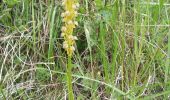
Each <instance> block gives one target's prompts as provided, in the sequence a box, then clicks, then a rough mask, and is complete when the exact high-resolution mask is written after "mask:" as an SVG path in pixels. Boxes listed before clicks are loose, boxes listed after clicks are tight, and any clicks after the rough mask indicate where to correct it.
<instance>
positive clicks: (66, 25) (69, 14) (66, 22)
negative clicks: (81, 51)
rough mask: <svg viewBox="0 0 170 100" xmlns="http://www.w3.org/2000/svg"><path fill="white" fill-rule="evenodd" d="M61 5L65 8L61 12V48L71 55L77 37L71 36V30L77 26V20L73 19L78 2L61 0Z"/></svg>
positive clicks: (75, 0)
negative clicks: (62, 39) (62, 40)
mask: <svg viewBox="0 0 170 100" xmlns="http://www.w3.org/2000/svg"><path fill="white" fill-rule="evenodd" d="M62 5H63V8H64V10H65V12H63V13H62V14H61V17H62V18H63V19H62V21H63V27H62V28H61V31H62V33H61V37H63V38H64V42H63V48H64V49H65V50H66V52H67V55H68V56H72V54H73V52H74V51H75V47H74V45H75V40H77V37H76V36H73V31H74V28H76V26H78V22H77V21H75V19H76V16H77V9H78V8H79V3H78V2H77V0H63V1H62Z"/></svg>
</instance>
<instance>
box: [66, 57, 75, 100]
mask: <svg viewBox="0 0 170 100" xmlns="http://www.w3.org/2000/svg"><path fill="white" fill-rule="evenodd" d="M71 67H72V66H71V56H68V65H67V88H68V95H69V98H68V99H69V100H74V95H73V86H72V73H71Z"/></svg>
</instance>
